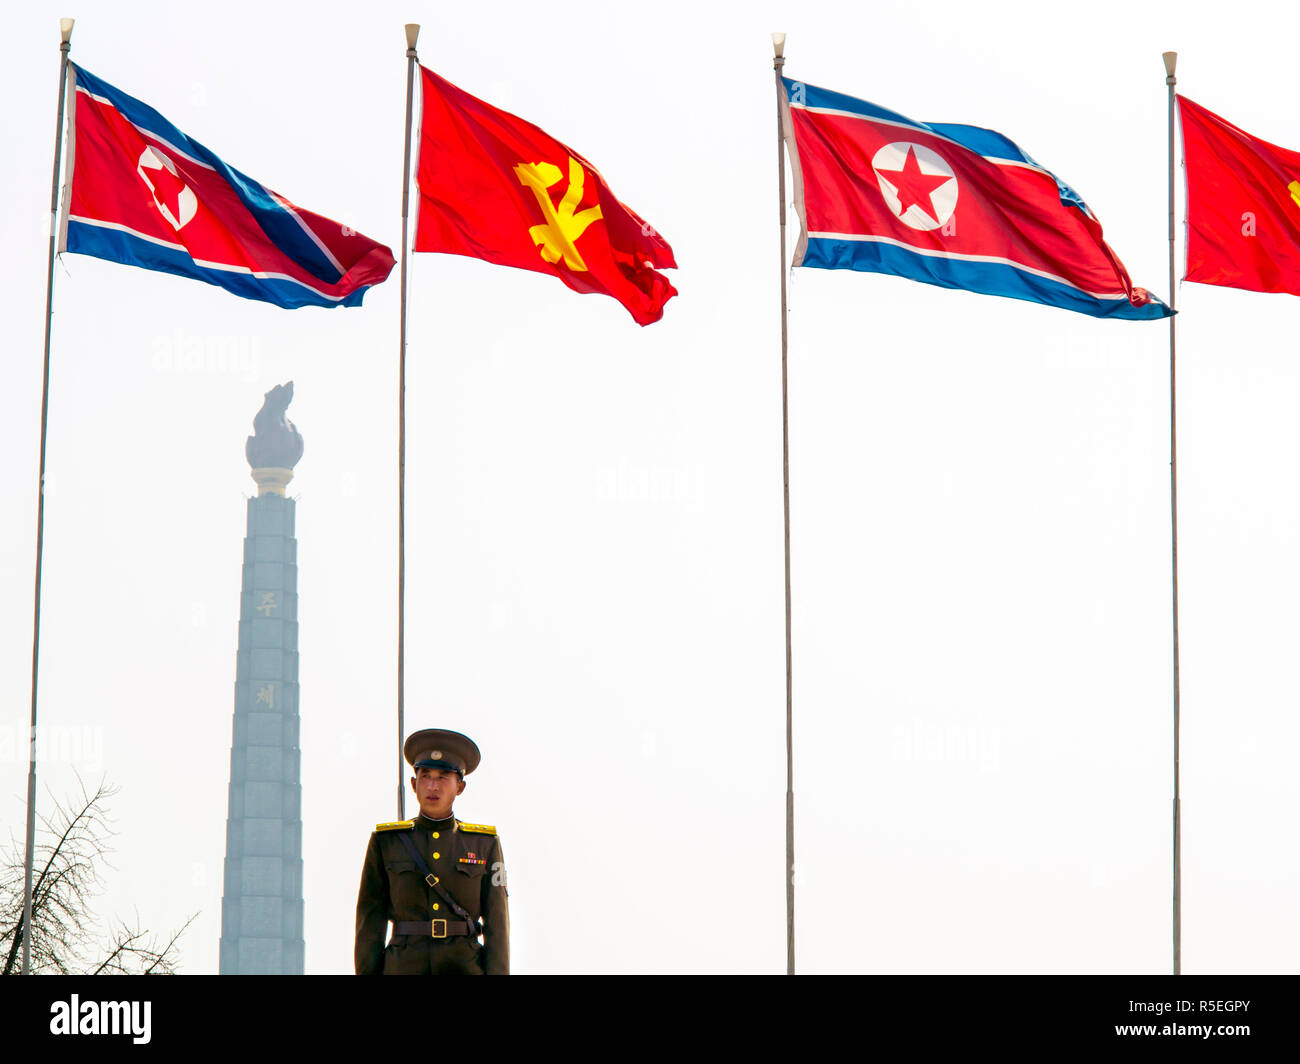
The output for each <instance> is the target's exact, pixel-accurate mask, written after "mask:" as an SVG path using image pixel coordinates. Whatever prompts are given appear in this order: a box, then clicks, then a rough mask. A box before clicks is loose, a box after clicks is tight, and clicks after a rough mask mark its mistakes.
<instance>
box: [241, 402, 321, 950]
mask: <svg viewBox="0 0 1300 1064" xmlns="http://www.w3.org/2000/svg"><path fill="white" fill-rule="evenodd" d="M292 399H293V382H292V381H290V382H289V383H288V384H278V385H276V386H275V387H274V388H272V389H271V390H270V391H269V392H267V393H266V401H265V402H264V403H263V405H262V409H261V410H260V411H259V412H258V414H257V417H256V418H254V419H253V435H252V436H250V437H249V438H248V442H247V444H246V446H245V449H244V453H245V455H246V456H247V458H248V464H249V465H250V466H251V467H252V476H253V480H254V481H256V482H257V496H256V498H252V499H249V500H248V531H247V534H246V536H245V537H244V566H243V584H242V590H241V591H240V595H239V650H238V652H237V654H236V666H235V723H234V732H233V737H232V740H231V744H230V792H229V805H228V813H227V816H226V866H225V876H224V881H223V884H224V885H223V892H222V900H221V960H220V972H221V974H222V975H301V974H302V973H303V950H304V942H303V898H302V784H301V782H300V778H299V773H298V770H299V762H300V752H299V749H298V541H297V539H296V538H295V535H294V501H293V500H292V499H290V498H288V497H287V496H286V495H285V493H284V489H285V486H286V485H287V484H288V483H289V481H290V480H291V479H292V478H293V467H294V465H295V464H296V463H297V462H298V460H299V459H300V458H301V457H302V450H303V445H302V436H301V435H299V433H298V430H297V429H296V428H295V427H294V425H293V422H291V421H289V420H288V418H287V417H286V416H285V411H286V410H287V409H288V406H289V403H290V401H291V400H292Z"/></svg>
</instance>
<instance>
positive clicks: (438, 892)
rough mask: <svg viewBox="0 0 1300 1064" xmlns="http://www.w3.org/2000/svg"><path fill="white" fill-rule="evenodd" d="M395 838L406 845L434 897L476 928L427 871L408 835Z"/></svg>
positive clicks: (474, 923) (427, 864)
mask: <svg viewBox="0 0 1300 1064" xmlns="http://www.w3.org/2000/svg"><path fill="white" fill-rule="evenodd" d="M397 837H398V838H399V839H401V840H402V842H403V843H405V844H406V848H407V849H408V850H409V851H410V853H411V857H412V858H414V859H415V863H416V865H417V866H418V867H419V869H420V871H421V872H423V873H424V881H425V882H426V883H428V884H429V886H430V887H432V888H433V892H434V893H435V894H436V895H438V897H439V898H441V899H442V900H443V901H445V902H446V903H447V906H448V907H449V908H450V909H451V911H452V912H454V913H455V914H456V915H457V916H458V917H460V918H461V919H462V920H464V921H465V922H466V923H467V924H469V925H470V926H471V927H475V926H477V924H478V921H476V920H475V919H474V917H472V916H470V914H469V913H467V912H466V911H465V909H464V907H463V906H462V905H461V904H460V903H459V902H458V901H457V900H456V899H455V898H453V897H452V896H451V895H450V894H448V893H447V888H446V887H444V886H442V885H441V884H440V883H439V882H438V877H437V876H435V875H434V874H433V873H432V872H430V871H429V863H428V862H427V861H426V860H425V859H424V855H423V854H422V853H420V851H419V848H418V847H417V846H416V845H415V843H413V842H412V841H411V836H410V835H408V834H407V833H406V832H402V834H400V835H398V836H397Z"/></svg>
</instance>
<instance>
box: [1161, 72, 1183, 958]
mask: <svg viewBox="0 0 1300 1064" xmlns="http://www.w3.org/2000/svg"><path fill="white" fill-rule="evenodd" d="M1162 58H1163V59H1164V61H1165V84H1166V85H1168V86H1169V309H1170V310H1173V309H1174V304H1175V298H1176V294H1177V290H1176V289H1175V287H1174V285H1175V280H1174V273H1175V267H1174V104H1175V97H1176V91H1175V88H1174V86H1175V85H1177V84H1178V79H1177V78H1176V77H1174V68H1175V66H1177V64H1178V53H1177V52H1165V53H1164V54H1163V57H1162ZM1177 321H1178V317H1177V315H1176V314H1170V315H1169V516H1170V527H1171V530H1172V534H1173V548H1172V562H1173V615H1174V897H1173V937H1174V975H1181V974H1182V970H1183V865H1182V861H1183V854H1182V806H1181V801H1180V795H1179V789H1178V783H1179V780H1178V740H1179V708H1180V706H1179V695H1180V691H1179V682H1178V681H1179V677H1178V413H1177V404H1176V403H1175V401H1174V400H1175V397H1176V395H1177V389H1176V383H1177V375H1176V373H1175V367H1176V360H1175V357H1174V355H1175V345H1174V332H1175V323H1176V322H1177Z"/></svg>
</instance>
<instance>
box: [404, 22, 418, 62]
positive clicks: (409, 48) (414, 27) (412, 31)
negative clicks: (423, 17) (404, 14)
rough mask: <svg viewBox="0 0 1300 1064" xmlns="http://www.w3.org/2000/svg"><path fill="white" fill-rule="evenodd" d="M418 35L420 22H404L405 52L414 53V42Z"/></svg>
mask: <svg viewBox="0 0 1300 1064" xmlns="http://www.w3.org/2000/svg"><path fill="white" fill-rule="evenodd" d="M419 36H420V24H419V23H418V22H408V23H407V24H406V54H407V55H411V56H413V55H415V42H416V41H417V40H418V39H419Z"/></svg>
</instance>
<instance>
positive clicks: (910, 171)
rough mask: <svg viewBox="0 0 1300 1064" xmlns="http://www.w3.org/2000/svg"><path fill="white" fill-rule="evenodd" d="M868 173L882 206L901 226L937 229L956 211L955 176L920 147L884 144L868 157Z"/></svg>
mask: <svg viewBox="0 0 1300 1064" xmlns="http://www.w3.org/2000/svg"><path fill="white" fill-rule="evenodd" d="M871 169H872V170H873V171H874V172H875V175H876V183H877V184H878V185H879V186H880V194H881V196H882V197H883V198H884V200H885V204H886V205H887V206H888V207H889V209H890V210H891V211H893V213H894V217H896V218H897V219H898V220H899V221H900V222H902V223H903V224H904V225H907V226H910V227H911V228H913V229H921V230H929V229H938V228H939V227H940V226H942V225H943V224H944V223H946V222H947V221H948V219H949V218H951V217H952V214H953V211H955V210H956V209H957V187H958V182H957V175H956V174H955V173H954V172H953V169H952V167H951V166H949V165H948V163H947V161H946V160H945V159H944V157H943V156H942V155H940V154H939V153H938V152H937V151H935V150H933V149H932V148H927V147H926V146H925V145H924V144H913V143H911V142H910V141H906V140H899V141H894V143H892V144H886V145H885V146H884V147H883V148H881V149H880V150H879V151H878V152H876V154H875V155H874V156H872V159H871Z"/></svg>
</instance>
